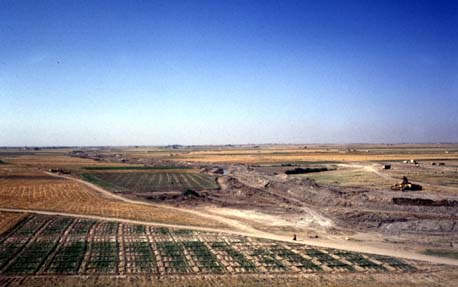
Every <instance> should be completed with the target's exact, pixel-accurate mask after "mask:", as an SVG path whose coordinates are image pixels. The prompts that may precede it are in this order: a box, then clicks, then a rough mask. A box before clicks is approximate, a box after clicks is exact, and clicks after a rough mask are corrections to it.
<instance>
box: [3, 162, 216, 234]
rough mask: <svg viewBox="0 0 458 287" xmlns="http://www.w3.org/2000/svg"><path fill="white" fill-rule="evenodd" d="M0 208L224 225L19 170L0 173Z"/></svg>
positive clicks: (193, 215) (173, 222)
mask: <svg viewBox="0 0 458 287" xmlns="http://www.w3.org/2000/svg"><path fill="white" fill-rule="evenodd" d="M0 207H3V208H19V209H34V210H47V211H54V212H64V213H73V214H81V215H96V216H103V217H117V218H124V219H132V220H141V221H150V222H160V223H172V224H184V225H186V224H189V225H194V226H196V225H198V226H207V227H222V226H224V225H223V224H221V223H218V222H215V221H213V220H211V219H209V218H203V217H200V216H199V215H195V214H189V213H186V212H181V211H179V210H170V209H168V208H166V207H161V206H151V205H139V204H135V203H129V202H123V201H120V200H117V199H114V198H108V197H106V196H104V195H102V194H100V193H99V192H97V191H95V190H93V189H91V188H89V187H87V186H85V185H83V184H81V183H78V182H74V181H71V180H67V179H61V178H56V177H52V176H47V175H44V174H43V173H37V172H35V173H34V172H32V171H28V170H26V171H24V172H23V173H22V172H21V171H20V170H14V171H13V172H12V173H7V174H6V173H3V174H2V175H0Z"/></svg>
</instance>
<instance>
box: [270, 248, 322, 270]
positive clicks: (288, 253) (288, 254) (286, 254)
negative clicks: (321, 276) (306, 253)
mask: <svg viewBox="0 0 458 287" xmlns="http://www.w3.org/2000/svg"><path fill="white" fill-rule="evenodd" d="M272 251H273V252H275V254H277V255H278V256H280V257H282V258H284V259H286V261H288V262H289V263H291V264H292V265H294V266H296V267H297V268H299V269H305V270H313V271H323V269H321V267H320V266H318V265H316V264H314V263H313V262H312V261H310V260H309V259H306V258H304V257H302V256H301V255H299V254H297V253H295V252H293V251H292V250H290V249H286V248H284V247H281V246H278V245H277V246H274V247H273V248H272Z"/></svg>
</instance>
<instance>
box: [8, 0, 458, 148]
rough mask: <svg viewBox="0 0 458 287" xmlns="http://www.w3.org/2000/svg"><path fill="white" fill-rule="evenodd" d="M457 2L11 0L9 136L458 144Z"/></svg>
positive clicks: (28, 141) (86, 140) (33, 140)
mask: <svg viewBox="0 0 458 287" xmlns="http://www.w3.org/2000/svg"><path fill="white" fill-rule="evenodd" d="M457 27H458V3H457V2H456V1H343V0H342V1H197V0H196V1H67V0H56V1H45V0H43V1H32V0H30V1H25V0H0V146H2V145H21V146H22V145H29V146H32V145H149V144H151V145H161V144H172V143H181V144H226V143H272V142H276V143H348V142H458V112H457V111H458V29H457Z"/></svg>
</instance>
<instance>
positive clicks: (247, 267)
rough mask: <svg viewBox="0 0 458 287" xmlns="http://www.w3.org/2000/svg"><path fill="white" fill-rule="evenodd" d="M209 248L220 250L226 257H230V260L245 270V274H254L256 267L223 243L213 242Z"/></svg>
mask: <svg viewBox="0 0 458 287" xmlns="http://www.w3.org/2000/svg"><path fill="white" fill-rule="evenodd" d="M210 246H211V247H212V248H213V249H215V250H220V251H223V252H225V253H226V254H227V255H229V256H230V257H232V259H233V260H234V261H235V262H237V264H238V265H239V266H240V267H241V268H243V269H245V270H246V271H247V272H255V271H256V265H255V264H254V263H253V262H251V261H250V260H248V259H247V258H246V257H245V255H243V253H241V252H239V251H237V250H235V249H234V248H232V247H231V246H229V245H228V244H227V243H225V242H219V241H215V242H212V243H211V244H210Z"/></svg>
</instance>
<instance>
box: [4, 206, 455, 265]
mask: <svg viewBox="0 0 458 287" xmlns="http://www.w3.org/2000/svg"><path fill="white" fill-rule="evenodd" d="M0 211H4V212H20V213H33V214H41V215H59V216H68V217H75V218H86V219H94V220H107V221H116V222H121V223H130V224H143V225H148V226H159V227H169V228H182V229H189V230H196V231H208V232H219V233H227V234H234V235H241V236H249V237H255V238H262V239H269V240H277V241H282V242H290V243H298V244H306V245H311V246H317V247H324V248H336V249H343V250H347V251H354V252H363V253H372V254H379V255H385V256H392V257H399V258H404V259H411V260H419V261H427V262H431V263H435V264H448V265H454V266H458V260H454V259H449V258H443V257H435V256H427V255H422V254H417V253H412V252H407V251H402V250H388V249H384V248H378V247H374V246H364V245H362V244H361V243H359V242H351V241H343V242H335V241H330V240H329V241H326V240H300V241H293V240H292V239H291V238H285V237H284V236H278V235H274V234H269V233H265V232H257V233H254V234H253V233H247V232H238V231H228V230H225V229H217V228H208V227H198V226H187V225H178V224H164V223H156V222H150V221H141V220H131V219H123V218H115V217H103V216H95V215H85V214H74V213H65V212H53V211H45V210H35V209H18V208H0Z"/></svg>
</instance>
